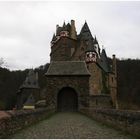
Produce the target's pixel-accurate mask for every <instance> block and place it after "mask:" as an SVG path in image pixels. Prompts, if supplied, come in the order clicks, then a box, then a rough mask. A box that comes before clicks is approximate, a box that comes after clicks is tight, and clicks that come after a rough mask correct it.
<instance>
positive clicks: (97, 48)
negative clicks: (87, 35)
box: [93, 36, 100, 58]
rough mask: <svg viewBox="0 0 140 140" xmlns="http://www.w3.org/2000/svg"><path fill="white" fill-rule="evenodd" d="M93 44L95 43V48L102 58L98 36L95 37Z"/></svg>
mask: <svg viewBox="0 0 140 140" xmlns="http://www.w3.org/2000/svg"><path fill="white" fill-rule="evenodd" d="M93 44H94V48H95V50H96V52H97V54H98V57H99V58H100V47H99V43H98V41H97V38H96V36H95V38H94V41H93Z"/></svg>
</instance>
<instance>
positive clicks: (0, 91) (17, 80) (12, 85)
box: [0, 59, 140, 110]
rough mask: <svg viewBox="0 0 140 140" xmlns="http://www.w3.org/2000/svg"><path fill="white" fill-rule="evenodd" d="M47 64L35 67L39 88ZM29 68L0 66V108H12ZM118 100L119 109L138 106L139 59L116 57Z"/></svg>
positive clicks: (42, 84) (139, 104)
mask: <svg viewBox="0 0 140 140" xmlns="http://www.w3.org/2000/svg"><path fill="white" fill-rule="evenodd" d="M48 66H49V64H48V63H47V64H45V65H43V66H40V67H38V68H36V69H35V71H37V72H38V74H39V86H40V89H42V90H43V89H44V88H45V83H46V82H45V76H44V74H45V72H46V71H47V69H48ZM28 71H29V69H25V70H23V71H21V70H18V71H10V70H8V69H6V68H2V67H0V110H9V109H13V108H14V107H15V104H16V99H17V91H18V89H19V87H20V85H21V84H22V83H23V81H24V80H25V77H26V75H27V73H28ZM117 81H118V89H117V90H118V95H117V96H118V102H119V107H120V109H130V110H131V109H135V110H138V109H139V108H140V86H139V85H140V60H138V59H126V60H119V59H117Z"/></svg>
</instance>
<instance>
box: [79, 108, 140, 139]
mask: <svg viewBox="0 0 140 140" xmlns="http://www.w3.org/2000/svg"><path fill="white" fill-rule="evenodd" d="M80 112H82V113H84V114H86V115H88V116H90V117H92V118H93V119H95V120H97V121H99V122H102V123H104V124H107V125H110V126H112V127H114V128H116V129H120V130H122V131H124V132H127V133H130V134H132V135H135V136H136V137H138V138H140V112H136V111H126V110H115V109H88V108H83V109H81V110H80Z"/></svg>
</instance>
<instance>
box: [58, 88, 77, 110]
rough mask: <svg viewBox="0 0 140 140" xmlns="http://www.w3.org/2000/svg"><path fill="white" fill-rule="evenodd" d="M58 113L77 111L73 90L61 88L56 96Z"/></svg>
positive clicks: (75, 96)
mask: <svg viewBox="0 0 140 140" xmlns="http://www.w3.org/2000/svg"><path fill="white" fill-rule="evenodd" d="M57 110H58V111H77V110H78V95H77V93H76V91H75V90H74V89H73V88H70V87H65V88H62V89H61V90H60V91H59V93H58V95H57Z"/></svg>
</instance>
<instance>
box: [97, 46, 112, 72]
mask: <svg viewBox="0 0 140 140" xmlns="http://www.w3.org/2000/svg"><path fill="white" fill-rule="evenodd" d="M98 64H99V65H100V66H101V67H102V69H103V70H104V71H105V72H111V69H110V65H109V62H108V58H107V55H106V52H105V50H104V49H103V50H102V53H101V59H100V60H99V61H98Z"/></svg>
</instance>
